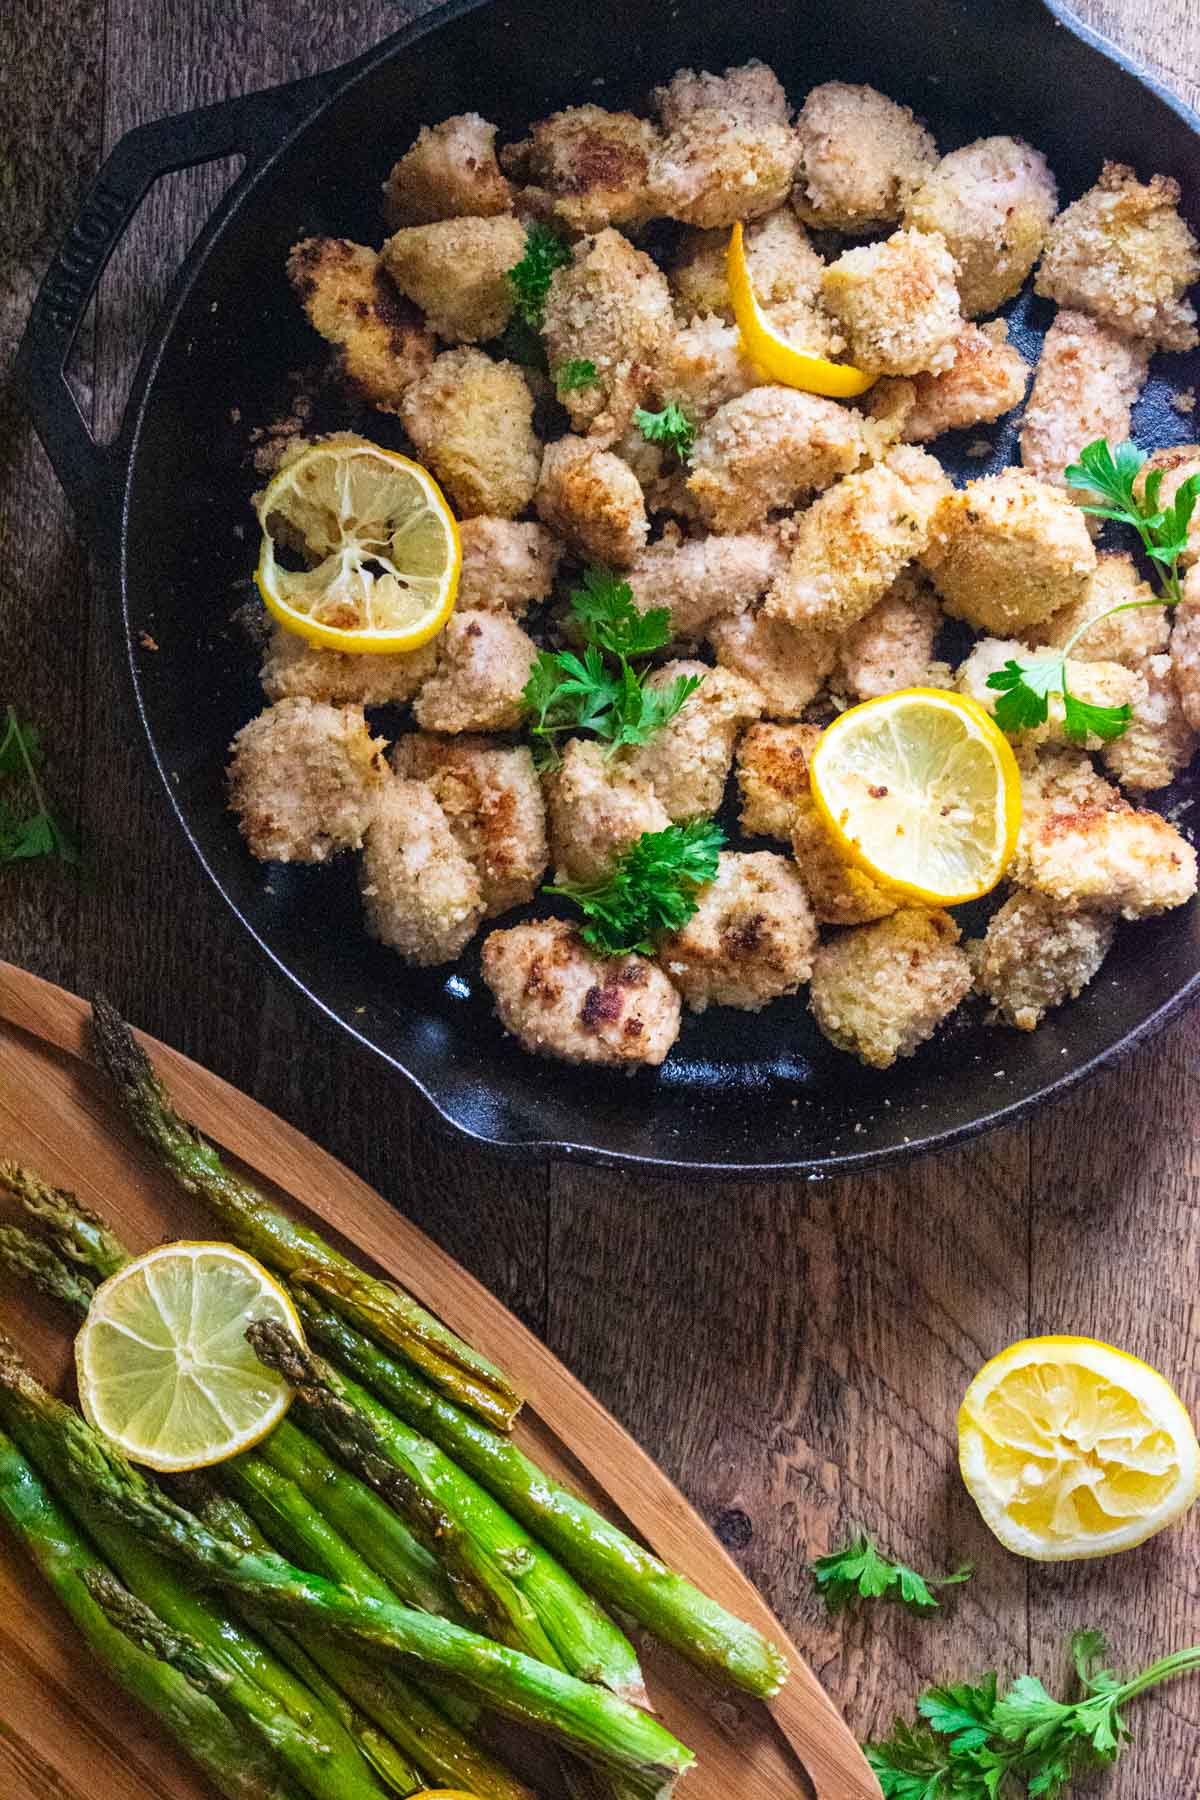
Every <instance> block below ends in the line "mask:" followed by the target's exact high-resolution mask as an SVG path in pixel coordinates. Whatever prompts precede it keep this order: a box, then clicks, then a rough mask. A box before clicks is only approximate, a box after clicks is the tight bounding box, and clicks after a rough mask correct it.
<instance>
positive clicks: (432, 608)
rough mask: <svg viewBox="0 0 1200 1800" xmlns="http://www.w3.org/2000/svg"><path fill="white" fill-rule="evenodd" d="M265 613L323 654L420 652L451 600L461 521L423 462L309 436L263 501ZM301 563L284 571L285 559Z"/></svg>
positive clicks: (362, 442)
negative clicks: (317, 441)
mask: <svg viewBox="0 0 1200 1800" xmlns="http://www.w3.org/2000/svg"><path fill="white" fill-rule="evenodd" d="M258 518H259V523H260V525H261V526H262V533H263V536H262V549H261V552H260V555H259V561H258V569H257V572H256V576H255V579H256V580H257V582H258V589H259V592H260V593H261V595H262V597H263V600H264V601H265V602H266V605H267V607H268V609H269V610H270V611H271V612H272V613H273V614H274V616H275V617H276V618H277V619H278V620H279V622H280V624H281V625H283V626H285V627H286V628H287V630H288V631H294V632H295V633H296V634H297V636H299V637H302V638H306V639H307V640H308V642H309V643H310V644H319V645H321V646H322V647H323V648H325V649H328V650H349V651H354V652H358V653H361V652H364V651H367V652H370V651H378V652H383V653H389V652H393V653H394V652H396V651H402V650H416V649H417V648H418V647H419V646H420V645H421V644H424V643H427V642H428V640H429V639H430V638H431V637H433V636H434V635H435V634H436V633H437V632H439V631H440V630H441V629H442V626H443V625H444V624H445V623H446V620H447V619H448V618H449V617H450V614H451V612H452V610H453V608H454V596H455V594H456V593H457V591H458V572H459V567H460V565H461V562H462V551H461V548H460V546H459V539H458V526H457V525H456V524H455V522H454V515H453V513H452V512H451V511H450V508H449V506H448V505H447V503H446V498H445V495H444V494H443V493H442V490H441V489H440V488H439V487H438V484H437V482H436V481H434V479H433V477H432V476H431V475H430V474H429V473H428V471H427V470H425V469H423V468H422V467H421V466H420V464H419V463H415V462H411V461H410V460H409V458H408V457H407V456H398V455H397V454H396V452H395V451H394V450H383V449H381V448H380V446H379V445H378V444H371V443H368V441H367V440H366V438H357V439H355V438H347V437H339V438H338V439H336V440H335V441H333V442H330V443H326V444H314V445H313V446H312V448H311V449H309V450H305V451H304V452H303V453H302V454H301V455H300V456H298V457H297V458H296V460H295V462H292V463H289V464H287V465H286V466H285V467H284V468H282V469H281V470H280V471H279V473H278V475H276V477H275V479H274V480H273V481H272V482H271V484H270V486H269V487H268V488H267V490H266V492H265V493H264V494H263V495H262V496H261V497H260V499H259V502H258ZM281 551H282V552H283V554H284V556H285V557H287V559H288V561H289V562H290V563H293V564H302V565H303V566H299V567H288V566H286V565H285V563H284V562H282V561H281V560H280V552H281Z"/></svg>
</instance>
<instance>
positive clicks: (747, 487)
mask: <svg viewBox="0 0 1200 1800" xmlns="http://www.w3.org/2000/svg"><path fill="white" fill-rule="evenodd" d="M862 453H863V437H862V420H861V418H860V416H859V414H858V413H857V412H855V410H854V408H853V407H849V406H839V405H838V403H837V401H836V400H826V399H823V398H822V397H821V396H820V395H819V394H806V393H803V392H801V391H800V390H799V389H798V388H788V387H774V386H764V387H756V388H753V389H751V391H750V392H749V393H748V394H742V395H741V396H740V397H739V398H738V399H736V400H729V401H727V402H726V403H725V405H724V406H722V407H720V408H719V409H718V410H717V411H716V412H715V413H714V414H713V416H712V418H711V419H709V420H708V421H707V423H706V424H705V425H704V426H703V427H702V428H701V430H700V432H699V434H698V435H697V438H696V443H695V447H694V449H693V451H692V456H691V473H690V474H689V476H688V482H687V487H688V492H689V494H691V495H692V497H693V499H694V500H695V502H696V505H697V507H698V508H699V510H700V514H701V517H702V518H703V519H704V521H705V523H706V524H707V525H709V526H710V527H711V529H712V530H714V531H718V532H732V531H749V530H751V529H752V528H753V527H754V526H756V525H761V524H762V523H763V522H764V520H765V519H766V517H767V514H768V513H770V512H774V511H777V510H778V509H780V508H783V507H792V506H795V505H796V504H797V502H798V501H799V500H801V499H802V498H807V497H808V496H809V495H810V494H813V493H817V492H819V491H820V490H821V489H822V488H827V487H828V486H829V485H830V483H831V482H834V481H836V480H837V477H838V476H839V475H846V474H848V473H849V471H850V470H851V469H854V468H856V467H857V466H858V462H859V459H860V457H861V456H862Z"/></svg>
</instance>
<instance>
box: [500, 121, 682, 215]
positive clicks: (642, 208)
mask: <svg viewBox="0 0 1200 1800" xmlns="http://www.w3.org/2000/svg"><path fill="white" fill-rule="evenodd" d="M658 144H659V136H658V132H657V131H656V130H655V128H654V126H653V125H651V124H650V123H649V122H648V121H647V120H646V119H639V118H636V117H635V116H634V114H633V113H627V112H605V110H604V108H603V107H600V106H569V107H567V108H566V110H565V111H563V112H557V113H553V114H552V115H551V117H550V118H548V119H540V120H539V121H538V123H537V124H536V125H533V126H531V127H530V132H529V136H528V137H527V138H525V139H523V140H522V142H521V143H519V144H510V145H509V146H508V148H507V149H505V150H502V151H501V152H500V160H501V162H502V163H503V164H504V167H505V168H506V169H507V170H508V172H509V174H510V175H511V176H512V177H513V179H514V180H516V181H520V182H524V183H526V184H528V186H527V189H526V193H525V194H524V195H523V197H522V198H523V202H524V204H525V205H526V206H527V207H530V208H531V209H532V210H533V211H535V212H537V211H543V212H548V213H550V214H551V215H552V216H554V217H555V218H558V219H561V220H562V222H563V224H564V225H566V226H567V227H568V228H569V229H570V230H571V231H579V232H587V231H603V230H604V228H605V226H606V225H623V226H628V227H629V229H630V230H636V229H637V228H638V226H640V225H644V224H645V223H646V221H647V220H648V219H652V218H653V217H654V215H655V212H656V210H657V208H656V206H655V203H654V197H653V193H652V191H651V165H652V162H653V159H654V156H655V154H656V152H657V150H658Z"/></svg>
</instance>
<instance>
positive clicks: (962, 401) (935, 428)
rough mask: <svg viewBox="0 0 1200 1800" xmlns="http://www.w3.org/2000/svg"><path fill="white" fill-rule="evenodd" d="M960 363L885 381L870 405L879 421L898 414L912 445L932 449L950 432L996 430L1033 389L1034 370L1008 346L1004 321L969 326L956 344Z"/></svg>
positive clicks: (902, 435) (869, 399)
mask: <svg viewBox="0 0 1200 1800" xmlns="http://www.w3.org/2000/svg"><path fill="white" fill-rule="evenodd" d="M953 348H954V361H953V362H952V363H951V364H950V367H949V368H948V369H945V370H944V371H943V372H942V374H940V375H928V374H925V375H917V376H914V377H913V379H912V380H910V381H880V382H878V383H877V384H876V386H875V387H873V388H872V389H871V392H870V394H869V395H868V396H867V399H866V401H865V405H866V407H867V409H868V411H869V412H870V413H871V415H872V416H873V417H876V418H882V417H885V416H887V415H888V414H891V413H893V412H895V413H897V414H898V417H899V435H900V438H901V440H902V441H903V442H904V443H906V444H928V443H931V442H932V440H933V439H934V438H939V437H941V435H942V433H943V432H944V431H963V430H965V429H966V428H967V427H968V426H971V425H990V424H992V423H993V421H994V420H996V419H999V418H1002V417H1003V416H1004V414H1005V413H1006V412H1011V411H1012V409H1013V407H1014V406H1019V405H1020V403H1021V400H1022V399H1023V397H1024V394H1025V389H1026V387H1027V386H1028V383H1029V364H1028V363H1027V362H1026V361H1025V358H1024V357H1023V356H1022V355H1021V352H1020V351H1019V350H1018V349H1017V348H1016V347H1015V345H1013V344H1010V343H1009V341H1008V327H1007V325H1006V324H1005V323H1004V321H1003V319H993V320H992V322H991V323H990V324H988V325H964V326H963V327H962V329H961V330H960V331H959V334H958V336H957V337H956V338H955V340H954V346H953Z"/></svg>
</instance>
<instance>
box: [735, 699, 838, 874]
mask: <svg viewBox="0 0 1200 1800" xmlns="http://www.w3.org/2000/svg"><path fill="white" fill-rule="evenodd" d="M820 735H821V733H820V728H819V727H818V726H816V725H771V724H767V723H765V722H764V723H761V724H758V725H751V726H750V728H749V730H748V731H745V732H743V733H742V736H741V739H740V740H739V743H738V747H737V783H738V794H739V796H740V798H741V811H740V813H739V815H738V816H739V819H740V822H741V827H742V830H743V831H744V832H745V833H746V835H747V837H770V838H778V839H779V840H780V841H781V842H782V843H785V844H786V843H789V842H790V841H791V836H792V820H793V818H794V816H795V812H796V802H797V800H799V799H801V798H802V797H803V796H804V795H805V794H807V793H808V792H809V782H808V758H809V753H810V752H811V750H812V748H813V745H814V744H815V743H816V741H817V739H818V738H819V737H820Z"/></svg>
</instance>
